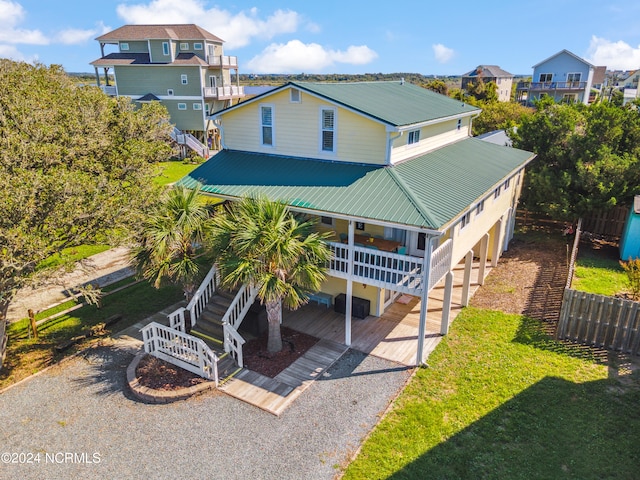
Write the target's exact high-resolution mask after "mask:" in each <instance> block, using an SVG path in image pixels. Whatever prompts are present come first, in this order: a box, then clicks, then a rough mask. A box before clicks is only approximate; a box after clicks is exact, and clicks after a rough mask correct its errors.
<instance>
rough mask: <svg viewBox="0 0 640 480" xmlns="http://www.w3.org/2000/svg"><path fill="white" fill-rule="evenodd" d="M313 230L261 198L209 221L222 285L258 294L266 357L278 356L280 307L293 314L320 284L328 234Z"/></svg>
mask: <svg viewBox="0 0 640 480" xmlns="http://www.w3.org/2000/svg"><path fill="white" fill-rule="evenodd" d="M313 225H314V222H312V221H305V220H302V219H300V218H297V217H295V216H294V215H293V214H292V213H291V212H290V211H289V210H288V208H287V206H286V205H285V204H284V203H281V202H273V201H270V200H268V199H266V198H264V197H258V198H245V199H243V200H241V201H239V202H236V203H233V204H231V205H230V206H229V208H228V209H227V211H226V212H225V214H222V215H218V216H216V218H215V219H214V228H213V235H212V239H213V242H212V247H213V254H214V257H215V258H216V260H217V262H218V266H219V268H220V271H221V274H222V278H223V284H225V285H226V286H228V287H230V288H235V287H237V286H239V285H244V284H249V285H252V286H255V287H256V288H257V289H258V294H257V295H258V298H259V299H260V301H261V303H262V304H264V305H265V306H266V309H267V319H268V322H269V339H268V343H267V349H268V351H269V352H279V351H280V350H282V336H281V333H280V321H281V318H282V304H283V303H284V305H285V306H286V307H287V308H289V309H291V310H295V309H297V308H298V307H300V306H301V305H303V304H305V303H306V302H307V301H308V296H307V295H308V294H309V293H310V292H315V291H317V290H319V288H320V286H321V284H322V282H323V281H324V279H325V276H326V275H325V272H326V265H327V263H328V261H329V260H330V259H331V250H330V249H329V246H328V245H327V243H326V241H325V240H326V239H327V238H328V236H329V234H321V233H318V232H314V231H313Z"/></svg>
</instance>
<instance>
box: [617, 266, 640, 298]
mask: <svg viewBox="0 0 640 480" xmlns="http://www.w3.org/2000/svg"><path fill="white" fill-rule="evenodd" d="M620 265H621V266H622V268H623V269H624V271H625V273H626V274H627V278H628V281H629V288H630V289H631V298H632V299H633V300H640V258H635V259H631V258H630V259H629V261H627V262H622V261H621V262H620Z"/></svg>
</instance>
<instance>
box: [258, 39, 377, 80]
mask: <svg viewBox="0 0 640 480" xmlns="http://www.w3.org/2000/svg"><path fill="white" fill-rule="evenodd" d="M377 56H378V54H377V53H376V52H374V51H373V50H371V49H370V48H369V47H367V46H366V45H360V46H353V45H352V46H350V47H349V48H347V50H346V51H340V50H330V49H326V48H325V47H323V46H322V45H318V44H317V43H307V44H305V43H302V42H301V41H300V40H291V41H289V42H287V43H286V44H282V43H272V44H271V45H269V46H268V47H267V48H265V49H264V50H263V51H262V52H261V53H260V54H259V55H257V56H255V57H253V58H252V59H251V60H249V61H248V62H247V67H248V69H249V70H251V71H252V72H256V73H292V72H314V73H317V72H320V71H322V70H324V69H326V68H327V67H330V66H332V65H334V64H335V63H347V64H351V65H364V64H366V63H369V62H371V61H372V60H374V59H375V58H377Z"/></svg>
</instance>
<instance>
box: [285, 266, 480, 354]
mask: <svg viewBox="0 0 640 480" xmlns="http://www.w3.org/2000/svg"><path fill="white" fill-rule="evenodd" d="M478 268H479V264H478V262H474V264H473V268H472V272H471V287H470V295H473V293H474V292H475V291H476V290H477V288H478V287H479V284H478V281H477V279H478ZM489 270H490V265H489V264H488V263H487V266H486V269H485V275H486V274H488V273H489ZM453 272H454V281H453V293H452V300H451V316H450V320H449V322H450V323H451V322H453V320H454V319H455V317H456V316H457V315H458V313H460V310H461V309H462V305H461V301H462V284H463V283H462V282H463V277H464V263H460V264H458V265H457V266H456V267H455V268H454V270H453ZM371 288H375V287H371ZM444 290H445V288H444V280H443V281H441V282H440V283H439V284H438V285H436V286H435V287H434V288H433V290H431V294H430V295H429V310H428V312H427V322H426V331H425V343H424V359H425V360H426V359H427V358H428V356H429V354H431V352H432V351H433V350H434V349H435V348H436V346H437V345H438V343H440V339H441V338H442V335H441V334H440V326H441V320H442V306H443V297H444ZM420 303H421V302H420V298H418V297H413V298H412V299H411V301H410V302H409V303H408V304H406V305H404V304H401V303H398V302H395V303H394V304H392V305H391V306H389V307H388V308H387V310H386V311H385V312H384V314H383V315H382V316H381V317H374V316H371V315H370V316H368V317H366V318H365V319H358V318H352V320H351V348H353V349H355V350H359V351H361V352H364V353H367V354H371V355H374V356H377V357H380V358H384V359H386V360H391V361H394V362H397V363H400V364H402V365H410V366H411V365H415V364H416V355H417V349H418V327H419V321H420ZM283 325H285V326H286V327H289V328H292V329H294V330H298V331H300V332H303V333H306V334H308V335H313V336H314V337H318V338H323V339H328V340H331V341H333V342H336V343H339V344H344V341H345V336H344V332H345V317H344V315H343V314H341V313H336V312H334V310H333V308H326V307H325V306H318V305H315V304H308V305H305V306H304V307H302V308H300V309H298V310H296V311H294V312H290V311H287V310H285V311H283Z"/></svg>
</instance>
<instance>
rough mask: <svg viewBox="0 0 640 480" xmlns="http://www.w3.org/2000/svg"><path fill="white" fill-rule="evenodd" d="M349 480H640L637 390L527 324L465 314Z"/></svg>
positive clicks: (636, 381)
mask: <svg viewBox="0 0 640 480" xmlns="http://www.w3.org/2000/svg"><path fill="white" fill-rule="evenodd" d="M429 365H430V367H428V368H422V369H419V370H418V371H417V372H416V375H415V376H414V378H413V379H412V381H411V382H410V384H409V385H408V386H407V388H406V389H405V390H404V391H403V392H402V394H401V395H400V397H399V398H398V399H397V401H396V404H395V406H394V408H393V409H392V411H391V412H390V413H389V414H388V415H387V416H386V417H385V418H384V419H383V420H382V421H381V423H380V424H379V425H378V426H377V427H376V429H375V430H374V431H373V433H372V434H371V436H370V437H369V438H368V439H367V441H366V442H365V443H364V445H363V447H362V450H361V452H360V454H359V455H358V457H357V458H356V459H355V460H354V461H353V462H352V463H351V464H350V465H349V466H348V468H347V470H346V474H345V477H344V478H345V479H365V478H366V479H387V478H390V479H423V478H434V479H476V478H477V479H480V478H482V479H510V480H515V479H581V480H589V479H603V478H611V479H613V478H615V479H632V478H638V468H637V458H638V454H639V450H638V446H637V440H636V437H637V432H638V431H639V429H640V413H638V412H639V411H640V408H639V407H640V378H638V375H637V374H633V375H631V374H629V375H627V376H626V377H624V380H625V381H624V382H623V381H621V379H623V377H621V378H620V379H614V378H609V375H608V369H607V366H606V365H605V364H604V363H602V362H599V361H598V359H597V358H595V357H594V356H593V355H592V354H590V351H589V350H584V349H581V348H578V347H570V346H565V345H563V344H561V343H558V342H556V341H554V340H553V339H551V338H549V337H548V336H547V335H546V334H545V333H544V331H543V329H542V327H541V325H540V324H539V323H538V322H537V321H534V320H531V319H529V318H527V317H523V316H520V315H509V314H503V313H500V312H493V311H487V310H479V309H473V308H466V309H464V310H463V312H462V313H461V314H460V315H459V316H458V317H457V318H456V321H455V323H454V324H453V327H452V329H451V332H450V334H449V335H448V336H447V337H445V338H443V340H442V342H441V343H440V344H439V345H438V347H437V348H436V350H435V351H434V353H433V354H432V355H431V356H430V358H429Z"/></svg>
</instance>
